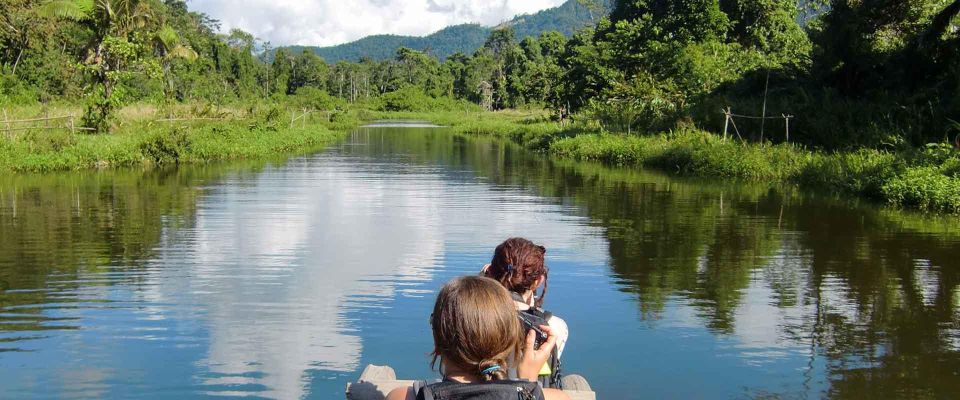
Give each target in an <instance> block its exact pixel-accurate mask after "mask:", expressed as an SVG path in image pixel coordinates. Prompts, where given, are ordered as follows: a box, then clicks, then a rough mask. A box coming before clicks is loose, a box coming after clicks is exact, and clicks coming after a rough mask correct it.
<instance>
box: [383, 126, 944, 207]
mask: <svg viewBox="0 0 960 400" xmlns="http://www.w3.org/2000/svg"><path fill="white" fill-rule="evenodd" d="M391 116H392V117H404V118H416V119H423V120H428V121H431V122H434V123H438V124H443V125H447V126H450V127H452V128H453V129H454V130H455V131H457V132H459V133H467V134H480V135H496V136H500V137H504V138H508V139H510V140H513V141H515V142H517V143H520V144H523V145H524V146H526V147H528V148H531V149H534V150H539V151H544V152H547V153H550V154H552V155H555V156H558V157H565V158H571V159H576V160H595V161H601V162H605V163H610V164H619V165H637V166H647V167H654V168H658V169H662V170H666V171H669V172H674V173H678V174H681V175H688V176H697V177H708V178H709V177H717V178H731V179H744V180H754V181H776V182H786V183H791V184H796V185H798V186H800V187H804V188H812V189H824V190H830V191H833V192H836V193H842V194H848V195H857V196H861V197H864V198H868V199H873V200H877V201H881V202H885V203H888V204H891V205H894V206H898V207H904V208H912V209H918V210H923V211H930V212H945V213H960V152H958V151H957V150H955V149H953V148H952V147H951V146H949V145H929V146H927V147H925V148H921V149H901V150H897V151H892V150H875V149H862V150H858V151H852V152H822V151H815V150H810V149H806V148H804V147H802V146H796V145H792V144H778V145H770V144H767V145H759V144H750V143H746V144H744V143H740V142H737V141H733V140H728V141H723V140H722V139H721V138H720V137H718V136H717V135H715V134H711V133H708V132H704V131H700V130H696V129H684V130H676V131H674V132H670V133H665V134H657V135H644V136H638V135H619V134H611V133H600V132H598V131H597V130H595V129H593V128H591V127H589V126H578V125H566V126H561V125H560V124H558V123H554V122H549V121H548V120H547V119H546V117H545V116H544V115H537V114H533V115H531V114H524V113H517V112H507V113H494V114H483V115H478V114H471V113H424V114H391Z"/></svg>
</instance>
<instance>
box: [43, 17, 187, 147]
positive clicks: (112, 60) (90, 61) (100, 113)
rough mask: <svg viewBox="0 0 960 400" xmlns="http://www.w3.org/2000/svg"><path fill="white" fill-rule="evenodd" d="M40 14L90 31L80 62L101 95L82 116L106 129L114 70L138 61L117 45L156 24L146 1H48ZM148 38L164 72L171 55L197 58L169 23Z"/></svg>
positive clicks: (112, 102)
mask: <svg viewBox="0 0 960 400" xmlns="http://www.w3.org/2000/svg"><path fill="white" fill-rule="evenodd" d="M40 13H41V14H42V15H45V16H49V17H54V18H63V19H69V20H72V21H76V22H79V23H82V24H84V25H86V26H87V27H89V28H90V29H91V30H92V31H93V33H94V35H93V39H92V40H91V43H90V45H89V51H88V54H87V57H86V59H85V60H84V61H85V64H86V65H87V66H88V67H89V68H90V70H91V71H92V72H93V73H94V76H95V80H96V82H95V83H96V84H97V85H98V86H99V90H100V91H101V92H100V94H102V98H101V97H99V96H98V97H96V98H95V101H96V103H97V104H94V105H92V106H91V107H90V108H88V110H87V118H86V119H87V123H88V124H90V125H92V127H93V128H96V129H97V130H98V131H106V130H107V129H108V124H107V120H109V118H110V117H111V115H112V113H113V109H114V108H115V105H116V99H114V98H113V97H114V88H115V86H116V80H117V79H118V78H117V76H118V75H119V74H117V73H119V72H123V69H124V68H127V69H129V68H130V67H131V65H130V64H137V61H139V60H136V59H131V53H134V52H130V51H123V50H122V49H120V47H123V46H125V45H128V44H129V40H128V39H129V38H130V36H131V34H132V33H134V32H137V31H143V30H145V29H147V28H148V27H149V26H150V25H151V24H154V26H156V24H155V22H157V18H156V17H155V15H154V13H153V10H151V8H150V6H149V3H147V2H146V1H141V0H49V1H47V2H46V3H44V4H43V5H42V6H41V8H40ZM152 37H153V39H154V44H155V45H156V48H157V49H158V51H159V52H160V56H161V58H162V60H163V63H164V64H163V66H164V72H168V71H169V62H170V61H171V60H172V59H174V58H186V59H191V60H192V59H195V58H196V57H197V54H196V52H194V51H193V50H191V49H190V48H189V47H187V46H184V45H183V44H182V43H181V41H180V37H179V35H178V34H177V32H176V31H175V30H174V29H173V28H171V27H169V26H161V27H159V28H158V29H157V31H156V33H155V34H154V35H152ZM112 47H116V49H114V48H112ZM113 50H118V51H113ZM114 53H117V54H114ZM133 56H134V57H135V54H134V55H133Z"/></svg>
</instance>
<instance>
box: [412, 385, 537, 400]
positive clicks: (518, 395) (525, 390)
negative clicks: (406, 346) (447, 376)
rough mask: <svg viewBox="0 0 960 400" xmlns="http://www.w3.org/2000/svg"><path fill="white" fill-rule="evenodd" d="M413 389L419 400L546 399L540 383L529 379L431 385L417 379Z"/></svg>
mask: <svg viewBox="0 0 960 400" xmlns="http://www.w3.org/2000/svg"><path fill="white" fill-rule="evenodd" d="M413 391H414V393H416V394H417V400H545V399H544V395H543V389H541V388H540V385H539V384H537V382H529V381H492V382H483V383H460V382H452V381H443V382H437V383H433V384H429V385H428V384H426V382H425V381H417V382H415V383H414V384H413Z"/></svg>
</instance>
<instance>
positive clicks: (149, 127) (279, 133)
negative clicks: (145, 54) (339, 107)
mask: <svg viewBox="0 0 960 400" xmlns="http://www.w3.org/2000/svg"><path fill="white" fill-rule="evenodd" d="M78 113H79V110H74V109H71V108H69V107H61V108H53V109H43V110H41V109H39V108H38V107H24V108H21V109H17V110H13V112H12V113H11V114H9V118H10V119H29V118H35V117H37V116H42V115H68V114H73V115H76V114H78ZM300 114H302V113H300ZM294 116H299V115H298V114H297V113H291V112H290V111H288V110H286V109H284V108H282V107H278V106H263V107H247V108H245V109H218V110H213V111H211V110H209V109H205V110H198V109H196V108H190V107H179V108H178V109H173V110H167V109H165V110H158V109H156V108H155V107H150V106H133V107H127V108H125V109H124V110H123V111H122V112H121V113H120V115H119V116H118V119H117V122H116V124H117V127H116V128H115V129H114V131H113V132H112V133H110V134H87V133H83V132H82V131H76V132H71V131H70V130H69V129H39V128H38V129H29V130H18V131H13V132H6V134H5V135H3V137H2V138H0V171H16V172H28V171H29V172H33V171H60V170H75V169H87V168H110V167H118V166H139V165H161V164H177V163H199V162H210V161H219V160H233V159H251V158H261V157H266V156H271V155H278V154H288V153H297V152H306V151H310V150H315V149H318V148H320V147H322V146H324V145H326V144H329V143H331V142H333V141H335V140H337V139H339V138H341V137H342V136H343V135H344V134H345V132H346V131H347V130H349V129H350V128H352V127H355V126H357V125H358V124H359V121H360V119H359V118H358V117H357V115H356V113H355V112H350V113H336V114H331V113H315V114H308V115H307V116H306V117H304V118H302V119H299V120H297V121H296V122H295V123H291V122H290V121H291V119H293V117H294ZM61 123H62V122H61Z"/></svg>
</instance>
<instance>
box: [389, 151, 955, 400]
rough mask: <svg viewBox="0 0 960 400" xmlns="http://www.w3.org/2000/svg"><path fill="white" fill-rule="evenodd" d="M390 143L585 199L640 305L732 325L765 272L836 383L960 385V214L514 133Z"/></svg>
mask: <svg viewBox="0 0 960 400" xmlns="http://www.w3.org/2000/svg"><path fill="white" fill-rule="evenodd" d="M421 141H422V142H421ZM389 146H393V147H392V148H391V149H390V151H399V152H400V153H404V154H416V156H413V159H414V160H415V161H416V162H422V163H432V164H442V165H447V166H452V167H454V169H457V170H470V171H473V173H476V174H478V175H481V176H483V177H486V178H488V179H490V180H491V181H493V182H494V183H496V184H500V185H509V186H515V187H522V188H526V189H528V190H533V191H535V192H537V194H539V195H541V196H545V197H550V198H555V199H557V201H558V202H562V203H563V204H565V205H571V206H575V207H578V208H579V209H580V210H582V212H583V213H584V214H586V215H587V216H589V217H590V219H591V221H592V222H593V223H594V224H596V225H598V226H600V227H602V228H604V231H605V234H606V237H607V239H608V242H609V249H610V264H611V267H612V269H613V273H614V274H615V276H616V277H617V278H618V279H619V281H620V283H621V284H622V287H623V290H626V291H629V292H632V293H635V294H636V296H637V298H638V302H639V305H640V308H641V313H642V315H643V317H644V318H653V319H655V318H656V317H657V316H658V315H659V314H660V313H661V312H662V311H663V310H664V307H665V305H666V303H667V302H668V301H669V300H670V299H671V298H680V299H685V300H687V301H688V302H689V303H690V304H693V305H694V306H695V307H696V308H697V309H698V310H699V313H700V314H701V316H702V317H703V319H704V321H706V322H705V323H706V325H707V327H709V328H710V329H712V330H714V331H716V332H719V333H733V332H734V331H735V326H736V322H737V321H736V313H735V311H736V310H737V309H738V308H739V307H740V306H741V305H742V303H743V301H744V299H743V292H744V290H745V289H746V288H747V287H748V286H749V285H750V284H751V280H752V279H763V284H765V285H767V286H768V287H769V288H770V289H771V290H772V291H773V293H774V295H773V299H772V300H773V304H774V305H775V306H776V307H778V308H779V309H781V310H784V312H785V313H787V314H790V312H791V311H790V310H794V311H793V312H794V313H796V314H799V318H791V319H784V320H783V321H781V322H780V323H779V324H780V328H781V329H782V331H783V332H782V336H783V337H784V338H785V339H784V340H789V341H791V342H793V343H795V344H810V345H811V346H812V347H811V351H812V354H814V355H815V356H816V357H823V358H825V359H826V361H827V369H828V371H827V372H828V374H829V377H828V378H829V379H830V380H831V382H832V384H831V388H830V391H829V393H827V394H828V395H829V396H831V397H837V398H881V397H907V398H947V397H954V396H956V395H957V394H958V393H960V379H956V371H960V355H958V352H960V310H958V299H957V298H956V296H958V294H957V293H958V291H960V286H958V285H960V269H958V268H960V263H958V257H960V224H958V223H957V221H956V219H955V218H954V219H933V218H929V217H923V216H917V215H913V214H908V213H897V212H889V211H880V210H875V209H872V208H869V207H866V208H863V207H861V208H855V207H850V206H849V205H848V204H845V203H842V202H837V201H831V200H828V199H818V200H812V199H807V198H804V197H803V196H800V195H793V194H789V193H783V190H780V189H776V190H771V189H769V188H765V187H752V186H747V187H738V188H730V187H724V186H718V185H715V184H707V183H703V184H701V183H695V182H679V183H678V182H677V181H676V180H673V181H671V180H669V179H666V178H662V177H659V176H657V175H653V174H646V173H643V172H640V171H636V170H623V169H612V168H604V167H599V166H594V165H590V164H583V163H566V162H551V161H549V160H547V159H545V158H543V157H539V156H531V155H530V154H529V153H527V152H526V151H525V150H523V149H519V148H517V147H515V146H513V145H510V144H506V143H502V142H497V141H491V140H486V139H482V138H473V139H466V138H463V137H456V136H448V135H447V134H445V133H443V132H435V133H428V134H426V135H422V136H417V138H416V139H412V142H406V141H405V140H401V141H396V142H393V143H391V144H390V145H389ZM782 254H790V257H792V259H791V260H792V261H790V262H785V261H784V259H783V257H782ZM791 315H792V314H791ZM769 318H778V316H769ZM811 365H812V364H811ZM811 368H812V366H811Z"/></svg>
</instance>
